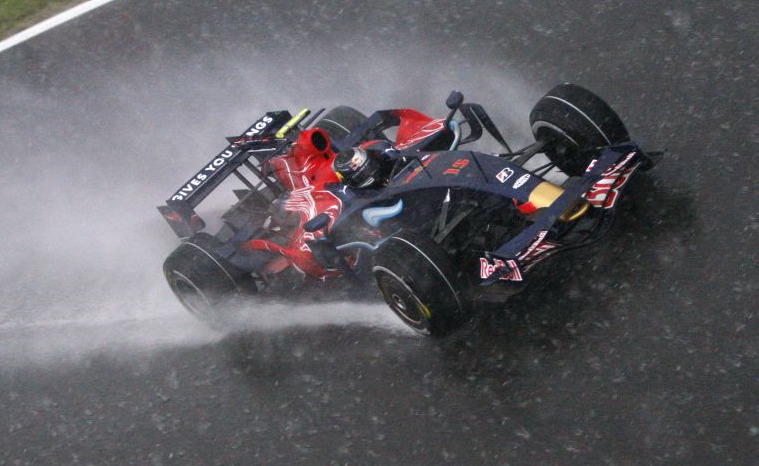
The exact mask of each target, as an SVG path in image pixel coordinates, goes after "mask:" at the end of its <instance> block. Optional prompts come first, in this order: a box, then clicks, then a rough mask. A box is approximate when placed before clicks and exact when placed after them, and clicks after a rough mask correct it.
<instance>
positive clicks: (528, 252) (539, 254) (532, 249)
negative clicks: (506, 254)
mask: <svg viewBox="0 0 759 466" xmlns="http://www.w3.org/2000/svg"><path fill="white" fill-rule="evenodd" d="M546 235H548V232H547V231H545V230H543V231H541V232H540V233H538V235H537V236H536V237H535V240H534V241H533V242H532V243H531V244H530V245H529V246H528V247H527V249H525V250H524V252H522V254H520V255H519V257H518V259H519V262H520V263H522V264H523V265H524V270H525V271H528V270H530V269H531V268H532V267H533V266H534V265H535V264H537V263H538V262H540V261H542V260H543V259H545V258H546V257H548V256H549V255H548V254H543V253H545V252H548V251H551V250H553V249H556V248H558V247H559V245H558V244H556V243H551V242H550V241H545V237H546Z"/></svg>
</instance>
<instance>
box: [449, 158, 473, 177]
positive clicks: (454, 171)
mask: <svg viewBox="0 0 759 466" xmlns="http://www.w3.org/2000/svg"><path fill="white" fill-rule="evenodd" d="M467 165H469V159H467V158H460V159H457V160H456V161H455V162H453V163H452V164H451V167H450V168H448V169H446V170H445V171H444V172H443V175H453V176H456V175H458V174H459V173H460V172H461V170H462V169H464V168H466V166H467Z"/></svg>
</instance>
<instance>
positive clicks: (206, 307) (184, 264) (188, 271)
mask: <svg viewBox="0 0 759 466" xmlns="http://www.w3.org/2000/svg"><path fill="white" fill-rule="evenodd" d="M220 246H221V242H220V241H219V240H217V239H216V238H215V237H213V236H211V235H209V234H206V233H198V234H197V235H195V236H193V237H191V238H189V239H188V240H186V241H184V242H183V243H182V244H180V245H179V246H178V247H177V248H176V249H175V250H174V252H172V253H171V254H170V255H169V257H168V258H166V261H164V264H163V272H164V275H165V276H166V280H167V281H168V283H169V287H170V288H171V291H173V292H174V295H176V297H177V298H178V299H179V302H181V303H182V305H183V306H184V307H185V308H186V309H187V310H188V311H189V312H190V313H191V314H193V315H194V316H195V317H197V318H198V319H200V320H202V321H204V322H206V323H207V324H208V325H209V326H210V327H212V328H214V329H216V330H229V329H231V328H232V327H233V325H234V324H235V323H236V319H235V317H236V315H237V312H236V311H237V310H238V309H239V300H240V298H242V297H243V296H244V295H245V293H246V291H247V288H246V287H247V282H248V281H249V277H248V276H247V274H246V273H245V272H244V271H242V270H240V269H238V268H237V267H235V266H234V265H232V264H230V263H229V262H227V261H225V260H224V259H223V258H221V257H219V256H218V255H216V254H215V253H214V251H215V250H216V249H218V248H219V247H220Z"/></svg>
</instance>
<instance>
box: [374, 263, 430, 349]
mask: <svg viewBox="0 0 759 466" xmlns="http://www.w3.org/2000/svg"><path fill="white" fill-rule="evenodd" d="M377 282H378V286H379V289H380V292H381V293H382V297H383V298H384V299H385V302H386V303H387V305H388V306H389V307H390V309H391V310H392V311H393V313H395V315H397V316H398V317H400V319H401V320H402V321H403V323H405V324H406V325H408V326H409V327H411V328H413V329H414V330H415V331H417V332H419V333H422V334H425V335H426V334H429V333H430V329H429V326H430V321H429V315H427V314H429V309H427V308H426V306H425V305H424V304H423V303H422V302H421V300H420V299H419V297H417V296H416V293H414V290H413V289H412V288H411V287H410V286H409V285H408V284H407V283H406V282H404V281H403V279H401V278H400V277H398V276H397V275H395V274H394V273H392V272H391V271H389V270H386V269H384V270H378V271H377ZM425 311H426V313H427V314H425Z"/></svg>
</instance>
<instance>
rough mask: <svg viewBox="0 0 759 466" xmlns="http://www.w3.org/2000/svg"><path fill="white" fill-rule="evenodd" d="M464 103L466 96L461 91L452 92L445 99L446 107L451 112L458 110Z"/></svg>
mask: <svg viewBox="0 0 759 466" xmlns="http://www.w3.org/2000/svg"><path fill="white" fill-rule="evenodd" d="M462 103H464V94H462V93H461V91H451V94H450V95H449V96H448V98H447V99H445V106H446V107H448V108H449V109H451V110H457V109H458V108H459V107H460V106H461V104H462Z"/></svg>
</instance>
